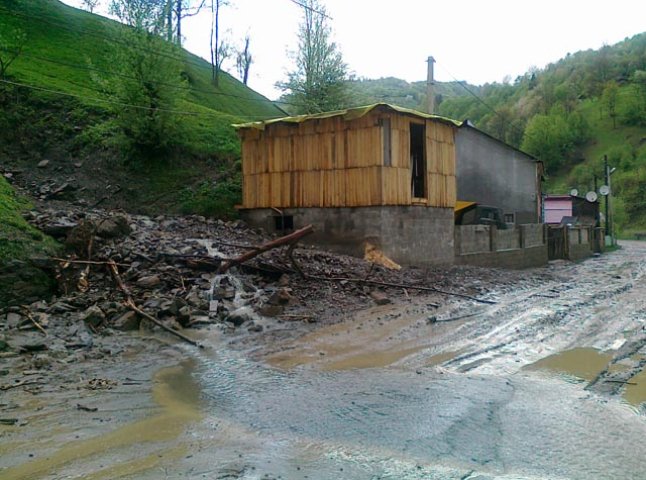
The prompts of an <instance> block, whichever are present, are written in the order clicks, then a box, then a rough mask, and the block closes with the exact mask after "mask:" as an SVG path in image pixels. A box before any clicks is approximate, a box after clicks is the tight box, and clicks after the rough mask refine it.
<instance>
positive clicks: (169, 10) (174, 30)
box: [165, 0, 215, 46]
mask: <svg viewBox="0 0 646 480" xmlns="http://www.w3.org/2000/svg"><path fill="white" fill-rule="evenodd" d="M212 1H215V0H212ZM205 6H206V0H199V3H197V4H196V6H193V7H191V0H167V4H166V8H165V12H166V39H167V40H168V41H169V42H172V41H173V39H175V41H176V43H177V45H179V46H181V45H182V21H183V20H184V19H185V18H189V17H193V16H195V15H197V14H198V13H200V11H202V9H203V8H204V7H205Z"/></svg>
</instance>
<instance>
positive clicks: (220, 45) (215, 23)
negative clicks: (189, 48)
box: [211, 0, 232, 87]
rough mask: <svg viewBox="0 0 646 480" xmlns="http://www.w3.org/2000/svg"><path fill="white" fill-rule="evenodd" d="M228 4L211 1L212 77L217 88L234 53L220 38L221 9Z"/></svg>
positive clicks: (225, 1) (221, 1)
mask: <svg viewBox="0 0 646 480" xmlns="http://www.w3.org/2000/svg"><path fill="white" fill-rule="evenodd" d="M228 4H229V2H228V0H212V1H211V77H212V80H213V84H214V85H215V86H216V87H217V86H219V85H220V71H221V70H222V64H223V63H224V61H225V60H226V59H227V58H229V57H230V56H231V51H232V49H231V45H230V44H229V43H228V42H227V41H226V40H224V39H221V38H220V9H221V8H222V7H224V6H226V5H228Z"/></svg>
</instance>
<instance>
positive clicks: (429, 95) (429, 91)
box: [426, 56, 435, 114]
mask: <svg viewBox="0 0 646 480" xmlns="http://www.w3.org/2000/svg"><path fill="white" fill-rule="evenodd" d="M426 62H427V63H428V71H427V73H426V103H427V106H426V109H427V110H428V113H430V114H434V113H435V76H434V74H433V65H434V64H435V59H434V58H433V57H430V56H429V57H428V59H426Z"/></svg>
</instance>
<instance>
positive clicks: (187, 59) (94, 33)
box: [0, 7, 305, 107]
mask: <svg viewBox="0 0 646 480" xmlns="http://www.w3.org/2000/svg"><path fill="white" fill-rule="evenodd" d="M2 10H4V11H5V12H7V13H9V14H11V15H16V16H20V17H24V18H29V19H30V20H33V19H36V20H37V21H40V22H42V23H45V24H48V25H53V26H56V27H58V28H61V29H64V30H67V31H69V32H71V33H76V34H78V33H82V34H86V35H89V36H92V37H95V38H98V39H102V40H107V41H110V42H113V43H115V44H120V45H124V46H125V47H127V48H134V49H136V50H139V51H141V52H144V53H151V54H154V55H158V56H161V57H165V58H169V59H171V60H175V61H177V62H180V63H188V64H192V65H195V66H197V67H200V68H205V67H206V65H205V64H206V63H208V62H206V60H204V63H201V62H198V61H195V60H192V59H191V58H190V57H188V55H185V56H183V57H178V56H175V55H170V54H167V53H164V52H159V51H158V50H151V49H147V48H143V47H138V46H133V45H132V44H131V43H128V42H124V41H121V40H118V39H116V38H114V37H111V36H107V35H102V34H99V33H97V31H89V30H87V29H83V28H70V27H68V26H67V25H63V24H61V23H58V22H51V21H48V20H46V19H44V17H39V16H37V15H30V16H27V15H24V14H22V13H20V12H13V11H10V10H7V9H5V8H3V7H0V11H2ZM120 26H121V27H123V28H128V26H127V25H123V24H120ZM187 53H188V54H190V52H187ZM31 56H32V57H35V56H34V55H31ZM40 59H41V60H44V61H48V62H52V63H59V64H61V65H65V66H68V67H71V68H83V69H87V70H89V69H90V68H89V67H81V66H78V65H74V64H69V63H68V64H65V63H63V62H57V61H55V60H52V59H44V58H40ZM96 71H101V70H99V69H96ZM103 73H109V74H112V75H117V76H119V74H117V73H114V72H106V71H103ZM173 87H177V86H173ZM180 88H185V87H180ZM191 90H192V91H195V92H201V93H205V94H209V95H221V96H227V97H232V98H239V99H243V100H247V101H256V102H265V103H272V104H277V103H279V104H282V105H290V106H295V107H304V106H305V105H302V104H297V103H292V102H285V101H282V100H269V99H267V98H258V99H255V98H249V97H244V96H240V95H235V94H230V93H225V92H209V91H206V90H198V89H194V88H193V89H191ZM258 95H259V96H262V95H260V94H258Z"/></svg>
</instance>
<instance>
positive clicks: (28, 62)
mask: <svg viewBox="0 0 646 480" xmlns="http://www.w3.org/2000/svg"><path fill="white" fill-rule="evenodd" d="M127 28H129V27H124V26H123V25H121V24H120V23H118V22H115V21H112V20H110V19H106V18H104V17H101V16H98V15H93V14H90V13H88V12H85V11H83V10H79V9H76V8H73V7H69V6H67V5H64V4H63V3H61V2H59V1H57V0H2V1H1V2H0V36H2V34H4V35H5V37H6V35H7V33H10V32H12V31H15V30H16V29H18V30H20V31H22V32H24V34H25V37H26V43H25V45H24V49H23V51H22V54H21V55H20V56H19V57H18V58H17V59H16V60H15V62H14V63H13V64H12V65H11V67H10V68H9V70H8V72H7V77H6V81H7V82H10V83H0V167H2V168H0V170H1V169H4V170H8V171H15V172H20V173H19V174H18V175H17V176H16V181H17V182H19V185H20V186H21V187H23V188H26V189H27V190H30V191H34V189H30V188H29V187H30V185H35V184H40V183H42V182H47V181H50V180H51V181H55V182H58V184H60V183H63V182H66V181H68V179H71V180H72V181H73V183H74V184H75V185H76V186H77V191H78V192H83V193H82V195H79V197H80V198H77V200H79V201H85V204H87V205H93V204H95V203H96V202H101V206H103V207H117V208H125V209H128V210H130V211H138V212H143V213H151V214H154V213H157V212H167V213H173V212H184V213H201V214H213V215H221V216H232V215H234V210H233V208H232V207H233V205H234V204H235V203H236V202H237V201H238V199H239V194H240V179H239V163H238V159H239V154H240V143H239V140H238V137H237V134H236V132H235V130H234V129H233V127H232V126H231V125H232V124H233V123H240V122H242V121H250V120H260V119H266V118H272V117H280V116H283V115H284V112H283V111H282V110H281V109H280V108H278V107H277V106H276V105H275V104H274V103H273V102H271V101H270V100H268V99H267V98H265V97H264V96H262V95H260V94H259V93H257V92H255V91H253V90H251V89H250V88H248V87H246V86H245V85H243V84H242V83H241V82H239V81H238V80H237V79H235V78H233V77H232V76H231V75H229V74H228V73H226V72H222V73H221V76H220V82H219V85H218V86H217V87H216V86H214V84H213V82H212V80H211V65H210V64H209V63H208V62H206V61H204V60H203V59H201V58H199V57H197V56H195V55H192V54H190V53H189V52H187V51H185V50H174V51H170V52H168V53H164V55H166V58H168V59H169V60H170V61H171V62H176V63H177V65H178V68H177V70H178V71H181V72H182V77H183V79H184V84H183V85H181V86H180V87H175V88H180V89H181V90H178V94H179V96H180V100H179V101H178V103H177V105H176V106H175V107H174V108H173V116H174V117H175V118H179V122H180V123H181V127H182V129H181V130H182V137H181V143H178V145H179V146H178V147H177V148H175V149H174V150H173V151H172V152H170V153H168V154H164V155H165V156H164V157H163V158H154V159H153V160H154V162H152V163H149V164H145V165H125V164H124V162H125V157H124V156H123V155H122V153H121V151H120V147H119V145H118V143H117V141H116V140H115V138H117V137H116V136H115V133H114V132H115V130H114V124H113V123H112V120H111V119H112V118H113V115H114V113H113V112H114V104H110V103H109V101H113V98H111V97H108V96H106V95H105V93H104V91H103V89H102V88H101V82H100V81H97V78H100V79H104V80H105V79H106V78H107V79H112V80H113V81H116V82H118V81H120V77H119V75H120V74H119V73H118V68H117V67H118V65H115V64H114V62H115V60H114V59H115V58H118V57H119V53H120V52H123V51H126V47H128V45H127V44H124V37H125V36H124V35H123V33H124V31H125V29H127ZM0 48H1V45H0ZM2 53H3V52H2V51H0V55H1V54H2ZM4 53H6V51H5V52H4ZM111 107H112V108H111ZM41 159H48V160H50V161H51V164H52V168H50V169H48V170H47V171H41V170H39V169H37V168H36V164H37V163H38V161H39V160H41ZM79 164H83V167H82V168H77V167H76V166H75V165H79ZM117 186H118V187H117ZM114 190H118V193H111V192H113V191H114ZM222 192H224V193H222ZM104 197H106V198H104ZM221 197H222V198H221Z"/></svg>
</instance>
